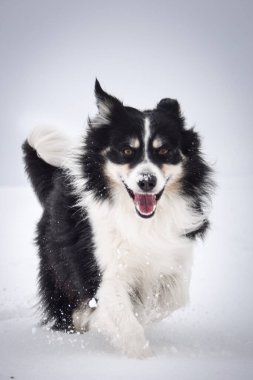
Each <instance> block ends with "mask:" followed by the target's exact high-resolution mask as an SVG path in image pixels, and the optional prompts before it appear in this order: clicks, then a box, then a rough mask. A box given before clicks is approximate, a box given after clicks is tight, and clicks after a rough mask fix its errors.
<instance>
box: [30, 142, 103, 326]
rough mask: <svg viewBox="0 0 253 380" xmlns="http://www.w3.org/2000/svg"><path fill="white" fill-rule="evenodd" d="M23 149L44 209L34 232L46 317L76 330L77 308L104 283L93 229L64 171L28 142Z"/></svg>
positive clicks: (58, 324)
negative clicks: (95, 254)
mask: <svg viewBox="0 0 253 380" xmlns="http://www.w3.org/2000/svg"><path fill="white" fill-rule="evenodd" d="M23 151H24V154H25V162H26V170H27V172H28V174H29V177H30V178H31V181H32V184H33V186H34V189H35V191H36V193H37V194H38V196H39V199H40V200H41V201H42V203H43V205H44V208H45V209H44V212H43V215H42V218H41V220H40V222H39V223H38V225H37V234H36V244H37V246H38V248H39V257H40V268H39V291H40V297H41V306H42V309H43V316H44V319H45V320H46V321H47V322H49V321H53V322H54V326H53V327H54V328H55V329H61V330H72V329H73V326H72V320H71V315H72V313H73V310H74V309H75V308H76V307H77V306H78V305H80V303H81V302H84V303H88V301H89V300H90V299H91V298H92V297H94V296H95V294H96V291H97V288H98V286H99V283H100V273H99V271H98V267H97V264H96V261H95V259H94V256H93V250H94V242H93V239H92V230H91V227H90V224H89V221H88V218H87V217H86V215H85V213H84V211H83V210H81V209H80V207H78V206H76V204H77V198H76V197H75V196H74V195H73V189H72V188H71V185H70V184H69V182H68V177H67V175H66V173H64V171H62V170H59V169H56V168H54V167H53V166H51V165H48V164H45V162H44V161H43V160H41V159H40V158H39V157H38V156H37V154H36V152H35V150H33V148H31V147H30V146H29V144H28V143H27V142H25V143H24V144H23ZM46 170H47V171H46ZM46 173H47V175H48V177H47V175H46Z"/></svg>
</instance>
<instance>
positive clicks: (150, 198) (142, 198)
mask: <svg viewBox="0 0 253 380" xmlns="http://www.w3.org/2000/svg"><path fill="white" fill-rule="evenodd" d="M134 203H135V206H136V208H137V210H138V211H139V212H140V213H141V214H143V215H150V214H152V213H153V212H154V211H155V208H156V196H155V195H153V194H134Z"/></svg>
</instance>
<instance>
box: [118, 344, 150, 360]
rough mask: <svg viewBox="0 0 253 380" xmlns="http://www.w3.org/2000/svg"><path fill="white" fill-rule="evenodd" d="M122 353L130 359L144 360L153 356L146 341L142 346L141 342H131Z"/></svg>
mask: <svg viewBox="0 0 253 380" xmlns="http://www.w3.org/2000/svg"><path fill="white" fill-rule="evenodd" d="M123 353H124V354H125V355H126V356H127V357H129V358H131V359H146V358H149V357H151V356H153V352H152V350H151V348H150V345H149V342H148V341H146V342H145V343H144V344H143V342H142V343H141V344H140V343H138V344H133V342H132V343H131V344H128V345H127V347H125V349H124V351H123Z"/></svg>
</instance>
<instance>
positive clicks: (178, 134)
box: [23, 81, 213, 330]
mask: <svg viewBox="0 0 253 380" xmlns="http://www.w3.org/2000/svg"><path fill="white" fill-rule="evenodd" d="M95 93H96V97H97V103H98V108H100V113H103V112H105V114H104V115H102V116H103V117H102V118H100V119H99V120H100V125H99V126H96V127H95V126H94V125H93V121H92V120H91V121H90V120H89V123H88V124H89V126H88V132H87V135H86V137H85V139H84V142H83V145H84V146H85V153H83V154H81V155H80V156H79V157H78V158H77V160H79V163H80V166H81V169H82V176H83V178H85V179H86V184H85V186H84V188H83V191H84V192H85V191H88V192H91V193H92V194H93V196H94V198H95V199H96V200H97V201H99V202H103V201H104V200H105V199H110V200H111V201H112V202H113V200H112V194H111V189H110V181H109V180H108V178H106V176H105V174H104V170H103V169H104V164H105V161H106V160H107V159H109V160H111V161H112V162H114V163H116V164H119V165H122V164H125V163H128V164H129V165H130V167H131V166H132V167H133V166H135V165H137V164H138V163H139V162H141V161H142V159H143V156H144V146H143V142H142V137H143V134H144V125H143V118H144V117H145V116H149V119H150V122H151V135H152V138H154V137H156V136H159V137H160V138H162V140H164V141H165V147H167V148H168V154H167V155H165V156H162V157H161V156H159V152H158V150H157V149H154V148H153V147H152V146H149V149H148V155H149V159H150V160H151V161H152V162H153V163H155V164H156V165H158V166H162V165H163V164H166V163H169V164H172V165H174V164H177V163H179V162H182V161H183V166H184V176H183V178H182V179H181V194H182V195H183V196H188V197H190V198H191V199H192V207H194V208H195V209H196V211H197V212H199V213H202V212H203V207H204V206H205V200H206V199H207V197H208V196H209V194H210V191H211V188H212V186H213V183H212V181H211V179H210V178H211V173H212V171H211V169H210V167H209V166H208V165H207V164H206V163H205V161H204V160H203V158H202V155H201V152H200V139H199V136H198V134H197V133H196V132H195V131H194V130H193V129H190V130H186V129H185V126H184V118H183V116H182V114H181V110H180V107H179V103H178V102H177V101H176V100H173V99H162V100H161V101H160V102H159V103H158V105H157V107H156V108H155V109H154V110H148V111H145V112H141V111H139V110H137V109H134V108H131V107H125V106H123V104H122V102H120V101H119V100H118V99H116V98H114V97H112V96H111V95H108V94H107V93H106V92H104V91H103V90H102V88H101V86H100V84H99V82H98V81H96V86H95ZM102 103H103V105H104V106H106V109H105V110H104V108H103V107H102V106H101V105H102ZM103 120H104V123H103ZM130 138H138V139H139V140H140V141H141V145H140V147H139V148H136V149H135V150H134V151H133V154H132V156H131V157H126V156H124V155H123V150H124V148H125V147H126V146H128V145H129V139H130ZM23 151H24V160H25V167H26V171H27V173H28V176H29V178H30V180H31V182H32V185H33V187H34V190H35V192H36V194H37V195H38V198H39V200H40V202H41V203H42V205H43V208H44V211H43V215H42V218H41V220H40V222H39V223H38V226H37V236H36V244H37V246H38V248H39V257H40V269H39V289H40V296H41V301H42V307H43V311H44V316H45V319H46V320H47V321H52V322H53V323H54V328H57V329H63V330H72V329H73V326H72V319H71V316H72V313H73V310H74V309H75V308H77V307H78V306H80V304H81V303H88V302H89V300H90V299H91V298H93V297H94V296H95V294H96V291H97V289H98V287H99V284H100V279H101V276H102V273H100V272H99V268H98V265H97V262H96V259H95V256H94V249H95V242H94V238H93V232H92V228H91V225H90V223H89V219H88V216H87V214H86V212H85V210H84V209H83V208H81V207H79V206H78V198H77V195H75V193H74V191H73V190H74V189H73V188H72V184H71V181H69V173H67V172H65V171H64V170H62V169H58V168H55V167H53V166H51V165H49V164H47V163H45V162H44V161H43V160H42V159H41V158H39V157H38V156H37V154H36V151H35V150H34V149H33V148H32V147H30V146H29V144H28V142H27V141H26V142H25V143H24V144H23ZM181 152H182V153H183V156H184V157H185V159H184V160H183V158H182V155H181ZM208 226H209V222H208V220H205V221H204V222H203V225H202V226H201V227H200V228H198V229H197V230H196V231H193V232H191V233H189V234H187V235H186V237H188V238H189V239H195V238H196V237H197V236H200V237H203V236H204V234H205V232H206V230H207V228H208Z"/></svg>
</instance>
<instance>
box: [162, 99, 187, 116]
mask: <svg viewBox="0 0 253 380" xmlns="http://www.w3.org/2000/svg"><path fill="white" fill-rule="evenodd" d="M156 108H157V109H158V110H163V111H165V112H168V113H170V114H172V115H174V116H176V117H180V116H181V110H180V105H179V103H178V101H177V100H176V99H171V98H164V99H162V100H160V102H159V103H158V104H157V106H156Z"/></svg>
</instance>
